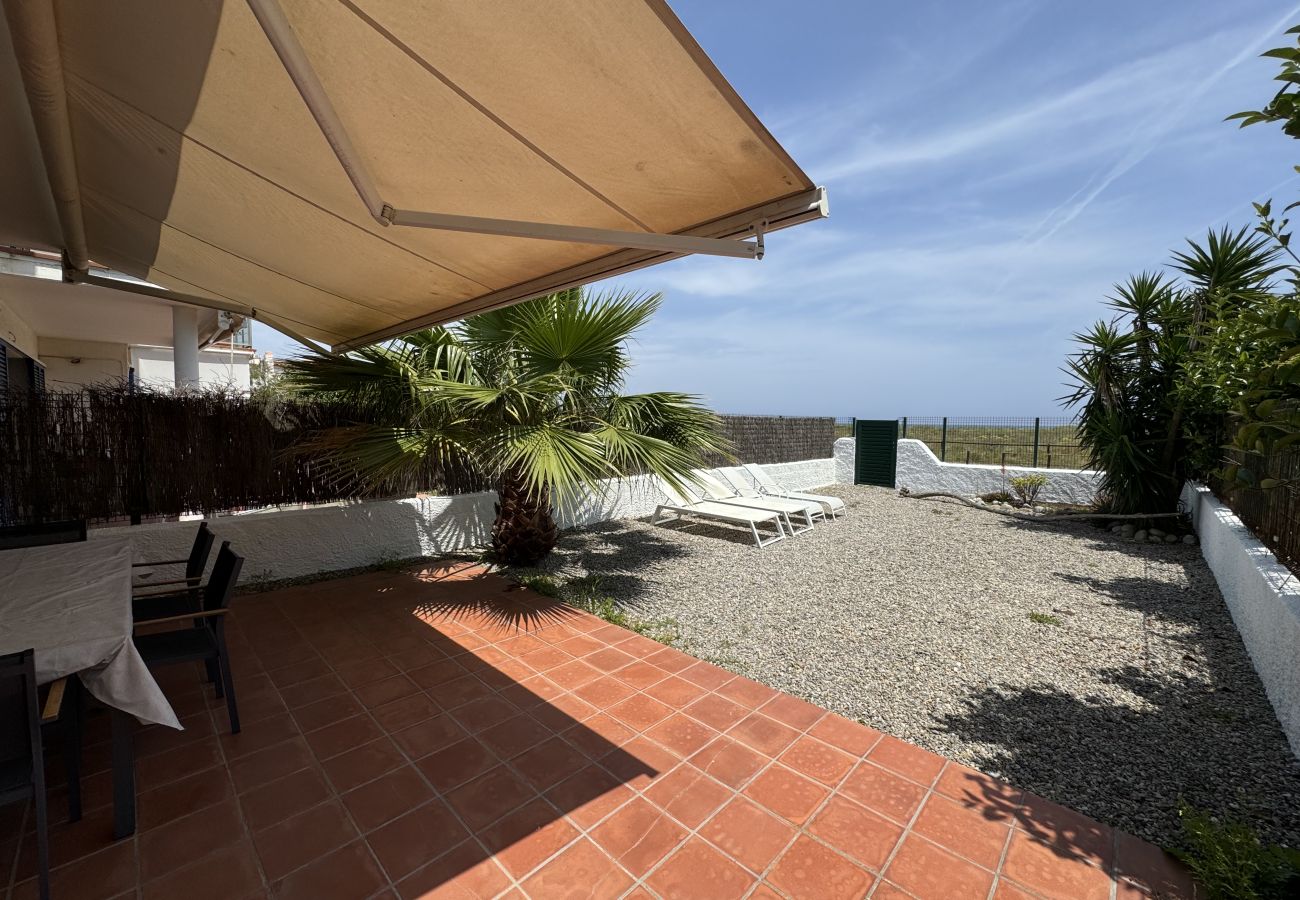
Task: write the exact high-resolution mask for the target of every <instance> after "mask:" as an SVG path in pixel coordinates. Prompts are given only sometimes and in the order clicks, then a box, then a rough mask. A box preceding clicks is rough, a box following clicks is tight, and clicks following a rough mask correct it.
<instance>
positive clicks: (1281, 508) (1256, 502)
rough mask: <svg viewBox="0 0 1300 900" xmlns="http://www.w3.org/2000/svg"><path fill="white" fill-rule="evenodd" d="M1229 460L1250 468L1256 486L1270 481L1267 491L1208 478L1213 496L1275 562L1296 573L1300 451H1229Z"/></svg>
mask: <svg viewBox="0 0 1300 900" xmlns="http://www.w3.org/2000/svg"><path fill="white" fill-rule="evenodd" d="M1228 455H1229V457H1230V458H1231V459H1232V460H1233V461H1234V462H1236V463H1237V464H1239V465H1242V466H1245V467H1246V468H1248V469H1250V471H1251V473H1252V474H1253V475H1254V477H1255V481H1256V483H1259V482H1263V481H1264V480H1265V479H1274V480H1275V481H1276V482H1277V484H1276V486H1274V487H1269V488H1248V487H1243V486H1241V485H1240V484H1239V483H1231V484H1230V483H1226V482H1224V481H1223V480H1222V479H1212V481H1211V486H1212V487H1213V488H1214V493H1215V494H1216V495H1217V496H1218V497H1219V499H1220V500H1222V501H1223V502H1224V504H1226V505H1227V506H1228V507H1230V508H1231V509H1232V511H1233V512H1235V513H1236V514H1237V515H1238V516H1239V517H1240V518H1241V521H1242V522H1244V523H1245V525H1246V527H1247V528H1249V529H1250V530H1251V531H1252V532H1253V533H1254V534H1255V536H1256V537H1257V538H1259V539H1260V540H1261V541H1263V542H1264V544H1265V545H1267V546H1268V548H1269V549H1270V550H1272V551H1273V554H1274V555H1275V556H1276V557H1277V558H1278V561H1279V562H1281V563H1282V564H1283V565H1285V566H1286V567H1287V568H1289V569H1290V570H1291V571H1293V572H1297V573H1300V451H1288V452H1282V453H1274V454H1272V455H1270V456H1263V455H1261V454H1258V453H1240V452H1237V451H1229V453H1228Z"/></svg>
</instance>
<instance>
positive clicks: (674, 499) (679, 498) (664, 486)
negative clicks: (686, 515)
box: [656, 476, 695, 506]
mask: <svg viewBox="0 0 1300 900" xmlns="http://www.w3.org/2000/svg"><path fill="white" fill-rule="evenodd" d="M656 480H657V481H658V482H659V490H661V491H663V492H664V494H665V495H667V497H668V502H669V503H672V504H673V505H674V506H690V505H691V504H692V503H693V502H695V501H693V500H691V499H690V498H689V497H687V496H686V495H685V494H683V493H682V492H681V491H679V490H678V489H677V488H675V487H673V485H672V483H671V482H669V481H668V479H666V478H664V477H662V476H660V477H659V478H658V479H656Z"/></svg>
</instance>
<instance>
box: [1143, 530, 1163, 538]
mask: <svg viewBox="0 0 1300 900" xmlns="http://www.w3.org/2000/svg"><path fill="white" fill-rule="evenodd" d="M1147 534H1150V535H1152V536H1153V537H1158V538H1162V537H1164V536H1165V533H1164V532H1163V531H1161V530H1160V529H1159V528H1151V529H1148V530H1147Z"/></svg>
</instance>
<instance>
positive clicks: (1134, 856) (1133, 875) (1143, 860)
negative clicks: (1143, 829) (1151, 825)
mask: <svg viewBox="0 0 1300 900" xmlns="http://www.w3.org/2000/svg"><path fill="white" fill-rule="evenodd" d="M1115 872H1116V874H1118V875H1119V876H1121V877H1123V878H1125V879H1127V880H1129V881H1132V882H1133V883H1135V884H1137V885H1140V886H1141V887H1142V888H1143V889H1145V890H1147V891H1149V892H1151V893H1153V894H1156V895H1157V896H1159V895H1161V894H1166V895H1168V896H1171V897H1191V896H1192V895H1193V893H1194V891H1193V886H1192V878H1191V875H1190V874H1188V872H1187V869H1186V868H1185V867H1184V866H1183V865H1182V863H1180V862H1179V861H1178V860H1176V859H1174V858H1173V857H1172V856H1170V855H1169V854H1168V853H1166V852H1165V851H1164V850H1161V849H1160V848H1159V847H1156V846H1155V845H1153V844H1149V843H1147V842H1146V841H1143V840H1139V839H1138V838H1135V837H1134V836H1133V835H1131V834H1128V833H1126V832H1123V831H1117V832H1116V833H1115Z"/></svg>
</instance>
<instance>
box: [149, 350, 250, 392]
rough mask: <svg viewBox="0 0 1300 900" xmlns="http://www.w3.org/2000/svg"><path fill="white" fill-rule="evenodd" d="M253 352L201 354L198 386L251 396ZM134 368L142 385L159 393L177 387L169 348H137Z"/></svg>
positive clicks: (205, 351)
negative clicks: (228, 390) (249, 393)
mask: <svg viewBox="0 0 1300 900" xmlns="http://www.w3.org/2000/svg"><path fill="white" fill-rule="evenodd" d="M252 359H253V353H252V351H250V350H235V351H233V352H231V351H230V350H223V349H219V348H215V347H209V348H207V349H204V350H200V351H199V386H200V387H202V388H207V389H221V388H225V389H230V390H234V391H238V392H240V393H245V394H246V393H248V391H249V390H250V389H251V387H252V375H251V370H250V368H249V363H250V362H251V361H252ZM131 365H132V366H134V367H135V374H136V377H137V378H138V379H139V380H140V383H141V384H143V385H147V386H149V387H153V388H155V389H157V390H171V389H172V388H173V387H175V385H176V371H175V367H174V365H173V363H172V349H171V348H170V347H145V346H134V347H132V348H131Z"/></svg>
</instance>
